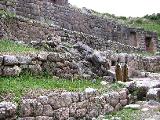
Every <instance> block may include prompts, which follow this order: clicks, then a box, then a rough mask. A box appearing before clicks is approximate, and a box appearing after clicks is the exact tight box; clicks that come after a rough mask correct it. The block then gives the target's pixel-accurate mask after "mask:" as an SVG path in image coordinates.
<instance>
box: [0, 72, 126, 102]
mask: <svg viewBox="0 0 160 120" xmlns="http://www.w3.org/2000/svg"><path fill="white" fill-rule="evenodd" d="M88 87H91V88H95V89H98V90H99V91H101V92H107V91H111V90H118V89H120V88H123V85H121V84H118V83H115V84H111V85H110V86H102V85H101V84H100V80H97V81H96V82H94V83H93V82H92V81H91V80H80V79H79V80H64V79H57V78H55V77H53V76H49V75H37V76H36V75H31V74H29V73H25V74H22V75H20V76H18V77H0V96H1V95H2V96H3V94H7V93H11V94H13V95H14V100H15V101H18V100H19V99H20V97H21V96H22V95H23V94H24V93H26V92H27V91H29V90H35V89H45V90H54V89H63V90H67V91H83V90H84V89H85V88H88ZM0 101H1V100H0Z"/></svg>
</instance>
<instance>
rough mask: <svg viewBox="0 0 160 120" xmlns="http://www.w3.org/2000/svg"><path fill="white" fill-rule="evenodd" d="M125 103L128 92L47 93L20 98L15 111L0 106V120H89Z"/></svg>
mask: <svg viewBox="0 0 160 120" xmlns="http://www.w3.org/2000/svg"><path fill="white" fill-rule="evenodd" d="M128 102H129V97H128V90H127V89H122V90H120V91H118V92H109V93H107V94H102V95H100V93H99V92H98V91H97V90H95V89H93V88H87V89H85V91H84V92H79V93H78V92H49V93H47V94H44V95H41V96H38V97H36V98H35V97H34V98H24V99H22V101H21V102H20V104H19V109H18V108H17V106H16V105H15V104H14V103H10V102H1V103H0V119H3V118H5V119H7V120H10V119H13V120H14V119H15V117H16V115H15V112H16V111H17V112H19V116H20V117H19V118H18V120H80V119H87V120H91V119H92V118H94V117H95V118H96V117H98V116H99V115H105V114H106V113H110V112H113V111H117V110H119V109H121V108H122V107H123V106H125V105H127V104H128Z"/></svg>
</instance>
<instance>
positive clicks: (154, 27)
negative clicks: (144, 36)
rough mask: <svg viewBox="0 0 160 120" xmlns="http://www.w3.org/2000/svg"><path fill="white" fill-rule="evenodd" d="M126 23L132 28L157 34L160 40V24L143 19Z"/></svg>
mask: <svg viewBox="0 0 160 120" xmlns="http://www.w3.org/2000/svg"><path fill="white" fill-rule="evenodd" d="M127 23H128V24H129V25H130V26H132V27H140V28H144V29H145V30H149V31H155V32H157V33H158V36H159V38H160V22H157V21H155V20H149V19H145V18H137V19H132V20H129V21H127Z"/></svg>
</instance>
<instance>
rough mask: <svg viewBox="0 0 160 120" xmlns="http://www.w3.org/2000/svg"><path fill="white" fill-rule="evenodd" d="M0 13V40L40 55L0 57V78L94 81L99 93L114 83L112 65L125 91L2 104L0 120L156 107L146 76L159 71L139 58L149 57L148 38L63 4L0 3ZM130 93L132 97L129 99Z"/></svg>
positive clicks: (159, 86) (155, 91) (57, 118)
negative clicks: (137, 104) (145, 103)
mask: <svg viewBox="0 0 160 120" xmlns="http://www.w3.org/2000/svg"><path fill="white" fill-rule="evenodd" d="M0 10H1V11H3V12H5V14H6V15H1V14H0V15H1V18H0V39H10V40H12V41H14V42H16V43H17V44H20V45H27V46H32V47H34V48H36V49H39V50H40V52H35V53H26V54H23V55H22V54H11V53H10V54H7V53H0V76H3V77H4V76H19V75H20V74H21V73H23V72H24V71H29V72H31V73H33V74H37V75H38V74H41V73H43V72H47V73H49V74H51V75H53V76H57V77H59V78H65V79H72V80H73V79H77V78H79V79H87V80H89V79H91V80H92V81H93V82H94V80H96V78H97V77H98V78H101V79H102V80H103V81H101V84H102V85H103V86H105V85H106V84H108V83H112V82H115V80H116V73H115V71H116V70H115V67H116V65H117V61H118V65H119V68H120V70H122V71H123V73H125V75H123V79H124V80H123V81H125V83H123V82H122V83H121V84H124V85H125V86H126V88H124V89H121V90H119V91H112V92H107V93H103V94H102V93H101V94H100V93H99V92H98V91H97V90H95V89H93V88H87V89H85V91H84V92H66V91H50V92H47V93H44V94H42V95H39V96H24V97H23V98H22V100H21V101H20V103H19V104H18V105H17V104H15V103H12V102H6V101H3V102H0V120H15V119H18V120H82V119H83V120H92V119H96V118H97V117H98V116H101V115H105V114H106V113H107V114H108V113H110V112H114V111H118V110H120V109H121V108H122V107H124V106H125V105H127V104H129V103H131V102H133V101H135V100H136V99H143V98H145V99H147V100H155V101H158V102H159V101H160V82H159V77H160V76H159V74H158V73H157V74H158V75H157V74H156V73H150V72H160V56H158V55H155V56H148V57H145V56H144V55H143V54H144V53H145V52H150V53H155V52H156V51H157V47H158V38H157V34H156V33H155V32H151V31H145V30H143V29H138V28H137V29H136V28H129V27H127V26H124V25H121V24H118V23H116V22H114V21H111V20H109V19H105V18H103V17H98V16H96V15H94V14H93V11H92V10H87V9H84V8H83V9H78V8H74V7H73V6H71V5H70V4H69V3H68V0H1V1H0ZM137 53H141V54H142V55H140V54H137ZM126 61H127V62H126ZM135 77H136V78H135ZM117 79H118V78H117ZM128 80H131V82H128ZM121 81H122V80H121ZM121 81H119V82H121ZM151 81H152V82H151ZM135 91H138V93H137V95H135V96H134V97H133V96H132V95H130V93H133V92H135ZM132 97H133V98H132ZM135 97H136V98H135ZM133 106H134V105H133Z"/></svg>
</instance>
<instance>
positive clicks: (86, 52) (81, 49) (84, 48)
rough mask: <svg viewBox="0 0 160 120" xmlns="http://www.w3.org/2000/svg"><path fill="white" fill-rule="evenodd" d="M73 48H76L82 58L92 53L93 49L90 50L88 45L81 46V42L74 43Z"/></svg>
mask: <svg viewBox="0 0 160 120" xmlns="http://www.w3.org/2000/svg"><path fill="white" fill-rule="evenodd" d="M73 47H74V48H76V49H77V50H78V51H79V52H80V53H81V54H83V55H84V56H86V55H89V54H92V53H93V49H92V48H90V47H89V46H88V45H85V44H83V43H82V42H78V43H76V44H75V45H74V46H73Z"/></svg>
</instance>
